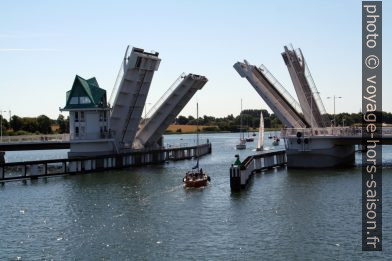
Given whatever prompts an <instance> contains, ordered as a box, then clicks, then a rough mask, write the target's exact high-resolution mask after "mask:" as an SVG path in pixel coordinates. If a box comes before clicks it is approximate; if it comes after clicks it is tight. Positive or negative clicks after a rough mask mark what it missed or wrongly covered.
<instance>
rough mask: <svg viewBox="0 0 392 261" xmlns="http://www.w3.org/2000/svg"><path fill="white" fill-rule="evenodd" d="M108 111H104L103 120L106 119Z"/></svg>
mask: <svg viewBox="0 0 392 261" xmlns="http://www.w3.org/2000/svg"><path fill="white" fill-rule="evenodd" d="M106 119H107V118H106V111H104V112H103V121H106Z"/></svg>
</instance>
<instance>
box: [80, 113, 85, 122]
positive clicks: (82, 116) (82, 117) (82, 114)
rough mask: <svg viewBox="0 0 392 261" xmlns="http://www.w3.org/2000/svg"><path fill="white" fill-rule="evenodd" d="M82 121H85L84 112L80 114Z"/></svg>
mask: <svg viewBox="0 0 392 261" xmlns="http://www.w3.org/2000/svg"><path fill="white" fill-rule="evenodd" d="M80 121H82V122H83V121H84V111H81V112H80Z"/></svg>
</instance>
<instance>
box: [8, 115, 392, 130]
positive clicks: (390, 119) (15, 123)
mask: <svg viewBox="0 0 392 261" xmlns="http://www.w3.org/2000/svg"><path fill="white" fill-rule="evenodd" d="M261 111H262V113H263V118H264V127H265V128H271V129H280V128H282V127H283V124H282V122H281V121H280V120H279V119H278V118H277V117H276V115H275V114H274V113H269V112H268V111H267V110H243V111H242V112H241V114H240V115H238V116H234V115H233V114H230V115H228V116H226V117H221V118H219V117H213V116H207V115H204V116H203V117H199V119H196V118H194V117H193V116H188V117H185V116H178V117H177V118H176V119H175V121H174V122H173V124H177V125H196V124H199V125H204V126H209V127H207V128H204V129H203V130H205V131H228V132H238V131H240V126H241V116H242V128H243V130H255V129H257V128H258V127H259V124H260V112H261ZM0 117H2V116H1V115H0ZM324 118H325V119H326V121H327V122H328V123H331V124H332V122H333V120H334V118H335V120H336V125H337V126H343V125H344V126H352V125H354V124H360V123H361V122H362V113H339V114H336V115H335V117H334V115H332V114H326V115H324ZM382 121H383V122H384V123H386V124H392V113H390V112H382ZM2 131H3V135H11V136H12V135H28V134H52V133H69V117H65V116H64V115H62V114H60V115H59V116H58V117H57V119H50V118H49V117H48V116H46V115H40V116H38V117H19V116H17V115H13V116H12V117H11V120H9V119H6V118H3V119H2Z"/></svg>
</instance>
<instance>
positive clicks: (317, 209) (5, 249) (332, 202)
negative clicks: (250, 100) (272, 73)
mask: <svg viewBox="0 0 392 261" xmlns="http://www.w3.org/2000/svg"><path fill="white" fill-rule="evenodd" d="M266 137H268V133H267V134H266ZM194 138H195V137H194V135H185V134H184V135H169V136H167V137H165V142H166V143H171V144H176V145H185V144H188V145H190V144H192V143H193V142H194ZM202 138H203V139H206V138H208V139H209V140H210V141H211V142H212V144H213V148H212V149H213V151H212V154H211V155H208V156H205V157H203V158H202V160H201V162H200V164H201V166H202V167H203V169H204V170H205V171H207V172H208V173H209V175H210V176H211V177H212V183H211V184H210V185H209V186H208V187H206V188H204V189H184V188H183V186H182V177H183V175H184V172H185V171H186V170H188V169H189V168H190V167H192V166H193V165H194V163H195V162H194V161H192V160H187V161H178V162H170V163H168V164H165V165H158V166H150V167H141V168H134V169H130V170H122V171H110V172H103V173H95V174H86V175H79V176H64V177H57V178H48V179H39V180H36V181H25V182H22V181H20V182H8V183H6V184H4V185H0V209H1V212H0V229H1V231H0V260H8V259H18V258H20V259H22V260H37V259H55V260H59V259H66V260H69V259H79V260H80V259H81V260H98V259H111V260H123V259H128V260H189V259H191V260H206V259H209V260H245V259H247V260H260V259H261V258H263V259H265V260H326V259H328V260H330V259H335V260H350V259H352V260H358V259H362V258H363V259H365V258H369V257H380V258H381V257H384V258H386V259H391V258H392V251H391V246H392V244H391V243H392V242H391V241H392V233H391V220H392V211H391V193H390V190H391V184H392V178H391V177H392V176H391V174H392V171H391V169H389V168H385V169H384V176H383V186H384V187H383V192H384V195H383V223H384V224H383V225H384V227H383V233H384V238H383V239H384V242H383V247H384V251H383V252H382V253H364V252H362V251H361V169H360V168H353V169H348V170H347V169H346V170H344V169H342V170H317V171H316V170H306V171H305V170H286V169H285V168H281V169H277V170H272V171H268V172H265V173H263V174H257V175H255V177H254V179H253V180H252V182H251V184H250V187H249V189H248V190H247V191H244V192H242V193H240V194H231V192H230V185H229V177H228V169H229V166H230V164H231V163H232V162H234V160H235V158H234V154H236V153H240V155H241V159H244V157H245V156H246V155H249V154H251V153H254V152H253V151H252V149H253V148H254V147H255V146H256V144H257V142H256V140H255V141H254V142H253V143H248V144H247V145H248V149H247V150H245V151H240V152H238V151H236V150H235V149H234V148H235V144H236V143H237V142H238V138H239V136H238V134H209V135H202ZM266 142H267V143H271V140H269V139H268V138H267V139H266ZM282 143H283V142H282ZM266 146H267V147H272V146H270V144H266ZM66 152H67V151H66V150H61V151H56V152H53V151H50V152H42V151H41V152H26V153H9V154H8V155H6V159H7V161H12V160H14V161H15V160H21V159H26V157H27V158H28V159H30V160H31V159H42V158H45V157H53V158H61V157H63V156H65V155H66ZM359 155H360V154H358V158H359ZM384 156H385V157H384V158H385V160H384V161H385V162H386V163H388V164H389V163H390V162H391V159H392V148H388V147H386V148H385V149H384ZM358 160H359V159H358Z"/></svg>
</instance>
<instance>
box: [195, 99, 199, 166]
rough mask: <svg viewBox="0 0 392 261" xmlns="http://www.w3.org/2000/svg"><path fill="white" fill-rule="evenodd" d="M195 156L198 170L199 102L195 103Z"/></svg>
mask: <svg viewBox="0 0 392 261" xmlns="http://www.w3.org/2000/svg"><path fill="white" fill-rule="evenodd" d="M196 157H197V165H196V166H197V171H198V172H199V103H198V102H197V103H196Z"/></svg>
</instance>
